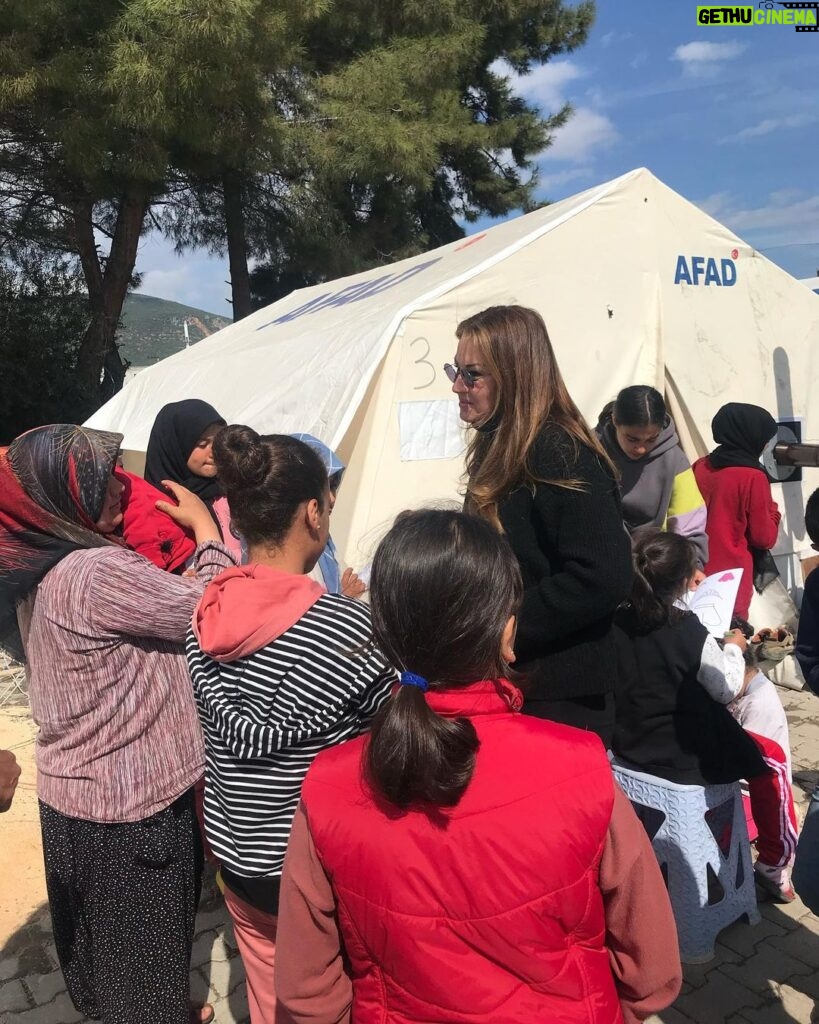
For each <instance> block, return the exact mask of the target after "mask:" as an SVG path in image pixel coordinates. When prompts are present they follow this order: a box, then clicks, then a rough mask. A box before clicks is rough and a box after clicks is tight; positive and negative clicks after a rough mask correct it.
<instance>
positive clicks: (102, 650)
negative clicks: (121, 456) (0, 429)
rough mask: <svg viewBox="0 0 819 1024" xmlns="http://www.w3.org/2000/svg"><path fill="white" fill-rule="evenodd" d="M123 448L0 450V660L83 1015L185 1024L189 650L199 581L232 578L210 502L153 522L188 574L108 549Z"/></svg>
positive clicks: (194, 879) (195, 884) (67, 968)
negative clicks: (11, 685)
mask: <svg viewBox="0 0 819 1024" xmlns="http://www.w3.org/2000/svg"><path fill="white" fill-rule="evenodd" d="M121 441H122V436H121V435H120V434H113V433H104V432H101V431H95V430H87V429H85V428H82V427H76V426H72V425H68V424H57V425H53V426H47V427H39V428H37V429H36V430H31V431H29V432H28V433H26V434H23V435H21V436H20V437H18V438H17V439H16V440H15V441H13V442H12V444H11V445H10V446H9V448H8V449H2V450H0V645H2V646H4V647H6V648H7V649H8V650H10V651H11V652H12V653H14V654H15V655H17V656H18V657H21V658H25V660H26V662H27V674H28V685H29V698H30V701H31V710H32V714H33V717H34V720H35V721H36V723H37V725H38V726H39V733H38V736H37V746H36V761H37V794H38V797H39V800H40V821H41V826H42V837H43V852H44V856H45V870H46V885H47V888H48V898H49V905H50V909H51V916H52V921H53V928H54V938H55V943H56V947H57V956H58V958H59V961H60V965H61V967H62V970H63V974H64V976H65V981H66V986H67V988H68V992H69V995H70V996H71V1000H72V1002H73V1003H74V1005H75V1007H76V1008H77V1010H78V1011H79V1012H81V1013H83V1014H85V1015H87V1016H89V1017H93V1018H95V1019H100V1020H102V1021H104V1022H105V1024H136V1022H137V1021H140V1022H141V1021H146V1020H150V1021H151V1022H152V1024H189V1022H190V1021H197V1022H202V1021H208V1020H210V1019H211V1018H212V1016H213V1011H212V1008H210V1007H208V1006H205V1007H199V1008H196V1009H191V1007H190V1005H189V998H188V994H189V969H190V953H191V943H192V941H193V928H194V919H195V915H196V905H197V902H198V898H199V881H200V874H201V863H202V862H201V847H200V845H199V840H198V834H197V826H196V818H195V815H194V800H193V786H194V783H195V782H196V781H197V780H198V779H199V778H200V777H201V776H202V773H203V768H204V764H203V761H204V757H203V755H204V750H203V742H202V734H201V730H200V727H199V723H198V719H197V714H196V707H195V704H194V699H193V692H192V688H191V683H190V678H189V676H188V673H187V670H186V666H185V657H184V652H183V649H182V643H183V640H184V637H185V633H186V631H187V629H188V626H189V624H190V621H191V617H192V614H193V609H194V607H195V605H196V602H197V601H198V599H199V597H200V596H201V594H202V592H203V590H204V587H205V584H206V583H207V582H208V581H209V580H210V579H212V578H213V577H214V576H216V575H217V574H218V573H220V572H221V571H222V570H224V569H226V568H229V567H230V566H231V565H233V564H234V560H233V558H232V556H231V555H230V554H229V552H228V551H227V549H226V548H225V547H224V545H222V544H221V543H220V542H219V535H218V530H217V527H216V524H215V523H214V522H213V519H212V518H211V516H210V514H209V513H208V510H207V509H206V508H205V506H204V505H203V503H202V502H201V501H200V500H199V499H198V498H197V497H196V496H195V495H193V494H191V493H190V492H189V491H185V490H184V489H183V488H181V487H177V486H174V485H171V486H170V487H169V490H171V491H172V493H173V495H174V497H175V498H176V499H177V500H178V502H179V504H178V506H177V505H172V504H170V503H162V508H163V510H164V511H166V512H167V513H168V514H169V515H171V516H172V517H173V518H174V519H175V520H176V521H177V522H179V523H181V524H182V525H183V526H185V527H187V528H188V529H190V530H191V531H192V533H193V534H194V536H195V538H196V541H197V544H198V546H197V548H196V554H195V558H194V570H195V575H194V576H192V577H185V578H182V577H178V576H174V575H171V574H170V573H167V572H163V571H161V570H160V569H158V568H156V567H155V566H154V565H152V564H151V563H150V562H149V561H148V560H147V559H145V558H143V557H142V556H141V555H139V554H136V553H135V552H133V551H130V550H129V549H128V548H126V547H125V545H124V544H122V543H119V542H116V541H114V540H111V537H112V536H113V534H114V531H115V530H116V529H117V528H118V526H119V525H120V520H121V512H120V504H121V497H122V484H121V483H120V482H119V481H118V480H117V479H116V477H115V476H114V475H113V470H114V466H115V464H116V459H117V453H118V450H119V446H120V443H121Z"/></svg>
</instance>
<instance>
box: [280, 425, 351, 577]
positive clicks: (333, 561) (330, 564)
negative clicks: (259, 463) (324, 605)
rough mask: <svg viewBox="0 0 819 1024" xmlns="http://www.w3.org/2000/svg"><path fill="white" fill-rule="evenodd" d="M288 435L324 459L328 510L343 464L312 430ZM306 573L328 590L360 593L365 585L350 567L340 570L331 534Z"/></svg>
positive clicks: (335, 493)
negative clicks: (328, 493) (314, 563)
mask: <svg viewBox="0 0 819 1024" xmlns="http://www.w3.org/2000/svg"><path fill="white" fill-rule="evenodd" d="M291 436H292V437H295V439H296V440H297V441H304V443H305V444H308V445H310V447H311V448H312V449H313V451H314V452H315V453H316V454H317V455H318V457H319V458H320V459H321V461H322V462H323V463H324V468H325V469H326V470H327V476H328V478H329V481H330V511H331V512H332V511H333V506H334V505H335V503H336V496H337V494H338V489H339V487H341V481H342V479H343V477H344V471H345V470H346V468H347V467H346V466H345V465H344V463H343V462H342V461H341V459H340V458H339V457H338V455H337V454H336V453H335V452H334V451H333V449H332V448H329V447H328V446H327V445H326V444H325V443H324V442H323V441H319V439H318V438H317V437H314V436H313V435H312V434H292V435H291ZM310 576H311V578H312V579H314V580H316V582H318V583H323V584H324V586H325V587H326V588H327V593H328V594H343V595H344V596H345V597H360V596H361V595H362V594H363V593H364V591H365V590H366V589H367V586H366V584H365V583H364V582H363V581H362V580H361V579H359V577H358V575H357V574H356V573H355V572H353V570H352V569H350V568H347V569H345V570H344V572H342V571H341V566H340V565H339V564H338V559H337V557H336V546H335V544H334V542H333V538H332V537H328V538H327V546H326V547H325V549H324V551H323V552H322V553H321V557H320V558H319V560H318V562H317V563H316V567H315V568H314V569H313V571H312V572H311V573H310Z"/></svg>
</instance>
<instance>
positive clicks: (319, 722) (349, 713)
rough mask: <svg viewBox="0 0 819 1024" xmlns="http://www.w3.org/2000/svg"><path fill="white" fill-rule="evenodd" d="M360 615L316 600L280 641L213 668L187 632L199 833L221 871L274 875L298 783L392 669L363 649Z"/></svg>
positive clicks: (350, 729)
mask: <svg viewBox="0 0 819 1024" xmlns="http://www.w3.org/2000/svg"><path fill="white" fill-rule="evenodd" d="M370 637H371V627H370V610H369V608H368V607H367V605H365V604H362V603H360V602H358V601H352V600H350V599H349V598H346V597H341V596H338V595H333V594H324V595H322V596H321V597H320V598H319V599H318V601H316V603H315V604H314V605H313V606H312V607H311V608H310V609H309V610H308V611H307V612H306V613H305V614H304V615H303V616H302V617H301V618H300V619H299V620H298V622H296V623H295V625H293V626H291V627H290V628H289V629H288V630H286V631H285V632H284V633H283V634H282V635H281V636H280V637H278V638H277V639H275V640H273V641H272V642H271V643H269V644H267V645H266V646H265V647H263V648H261V650H259V651H256V652H255V653H253V654H251V655H248V656H247V657H244V658H239V659H237V660H236V661H233V662H221V663H219V662H216V661H214V660H213V659H212V658H210V657H209V656H208V655H207V654H205V653H204V652H203V651H202V650H201V649H200V647H199V644H198V643H197V640H196V637H195V636H194V634H193V630H191V631H190V632H189V633H188V639H187V655H188V665H189V667H190V672H191V678H192V679H193V688H194V694H195V696H196V702H197V705H198V708H199V715H200V719H201V722H202V728H203V730H204V733H205V758H206V764H207V771H206V776H205V832H206V833H207V837H208V841H209V842H210V845H211V846H212V847H213V850H214V852H215V853H216V855H217V856H218V857H219V859H220V860H221V861H222V863H223V864H224V865H225V867H227V868H228V870H229V871H231V872H233V873H234V874H236V875H239V876H241V877H243V878H249V879H259V878H271V877H274V878H277V877H278V876H279V875H281V870H282V863H283V861H284V854H285V850H286V848H287V841H288V839H289V837H290V827H291V825H292V822H293V816H294V814H295V813H296V807H297V806H298V802H299V796H300V794H301V784H302V781H303V780H304V776H305V775H306V773H307V769H308V768H309V767H310V765H311V763H312V762H313V759H314V758H315V757H316V755H317V754H318V753H320V752H321V751H322V750H324V748H325V747H330V746H333V745H334V744H336V743H342V742H343V741H344V740H347V739H351V738H352V737H354V736H358V735H359V734H360V733H361V732H363V731H364V730H365V729H366V727H367V725H368V723H369V720H370V719H371V718H372V716H373V714H374V713H375V712H376V711H377V710H378V708H379V707H380V706H381V705H382V704H383V703H384V701H385V700H386V699H387V697H388V696H389V693H390V690H391V688H392V686H393V684H394V683H395V681H396V679H395V673H394V672H393V670H392V669H391V668H389V666H388V665H387V663H386V661H385V660H384V657H383V655H381V653H380V652H379V651H377V650H375V649H373V648H372V647H370V646H366V647H365V649H363V650H362V649H361V648H362V646H363V645H367V644H368V641H369V640H370Z"/></svg>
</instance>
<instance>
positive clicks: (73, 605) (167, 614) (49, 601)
mask: <svg viewBox="0 0 819 1024" xmlns="http://www.w3.org/2000/svg"><path fill="white" fill-rule="evenodd" d="M233 564H234V561H233V558H232V556H231V555H230V554H229V553H228V551H227V549H226V548H224V547H223V546H222V545H221V544H216V543H207V544H202V545H200V547H199V548H197V551H196V558H195V567H196V573H197V575H196V576H195V577H182V576H173V575H171V574H170V573H167V572H163V571H162V570H161V569H157V568H156V566H154V565H152V564H151V563H150V562H149V561H148V559H147V558H144V557H143V556H142V555H138V554H136V552H134V551H129V550H128V549H127V548H124V547H119V546H118V545H114V544H112V545H110V546H109V547H102V548H92V549H89V550H83V551H74V552H72V553H71V554H70V555H66V557H65V558H63V559H62V561H60V562H58V563H57V565H55V566H54V568H53V569H51V571H50V572H48V573H47V574H46V576H45V578H44V579H43V581H42V582H41V583H40V585H39V586H38V587H37V589H36V591H35V593H34V595H33V597H31V598H29V599H28V600H27V601H26V602H24V603H23V604H22V605H21V606H20V609H19V612H18V618H19V620H20V630H21V633H22V636H23V642H24V644H25V648H26V659H27V672H28V686H29V698H30V701H31V712H32V715H33V717H34V721H35V722H36V723H37V725H38V726H39V728H40V731H39V733H38V736H37V748H36V755H37V795H38V796H39V798H40V799H41V800H42V801H43V802H44V803H46V804H48V805H49V806H50V807H53V808H54V810H56V811H59V812H60V813H61V814H66V815H68V816H69V817H72V818H83V819H86V820H88V821H102V822H123V821H140V820H142V819H143V818H147V817H150V816H151V815H152V814H155V813H156V812H157V811H161V810H163V809H164V808H165V807H167V806H168V805H169V804H171V803H172V802H173V801H174V800H175V799H176V797H178V796H179V795H180V794H181V793H184V792H185V790H186V789H189V788H190V787H191V786H192V785H193V784H194V783H195V782H196V781H197V780H198V779H200V778H201V776H202V772H203V768H204V764H203V761H204V756H203V755H204V751H203V745H202V732H201V729H200V727H199V721H198V717H197V714H196V705H195V704H194V700H193V691H192V689H191V682H190V676H189V675H188V667H187V664H186V663H185V652H184V648H183V642H184V639H185V634H186V633H187V630H188V628H189V626H190V622H191V617H192V615H193V609H194V608H195V606H196V603H197V601H198V600H199V598H200V597H201V596H202V592H203V590H204V588H205V585H206V584H207V583H208V582H210V580H211V579H212V578H213V577H214V576H216V575H217V574H218V573H220V572H222V571H223V570H224V569H226V568H228V567H229V566H231V565H233Z"/></svg>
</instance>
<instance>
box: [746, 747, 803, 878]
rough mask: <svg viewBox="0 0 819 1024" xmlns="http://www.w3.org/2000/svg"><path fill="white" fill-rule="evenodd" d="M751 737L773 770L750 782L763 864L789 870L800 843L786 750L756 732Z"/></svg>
mask: <svg viewBox="0 0 819 1024" xmlns="http://www.w3.org/2000/svg"><path fill="white" fill-rule="evenodd" d="M746 731H747V730H746ZM748 735H749V736H750V737H751V739H752V740H753V741H754V742H755V743H756V745H757V746H758V747H759V752H760V754H762V758H763V760H764V761H765V764H766V765H767V766H768V768H770V771H769V772H766V773H765V774H764V775H758V776H757V777H756V778H755V779H749V781H748V793H749V795H750V798H751V814H752V815H753V819H754V824H755V825H756V828H757V832H758V836H757V841H756V848H757V852H758V853H759V859H760V861H761V862H762V863H763V864H767V865H768V866H769V867H777V868H781V867H785V865H786V864H789V863H790V862H791V861H792V860H793V856H794V854H795V853H796V840H797V823H796V811H795V810H794V806H793V790H792V789H791V780H790V774H789V772H788V762H787V759H786V757H785V754H784V752H783V750H782V748H781V747H780V746H779V744H778V743H776V742H774V740H771V739H768V737H767V736H760V735H759V733H755V732H748Z"/></svg>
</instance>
